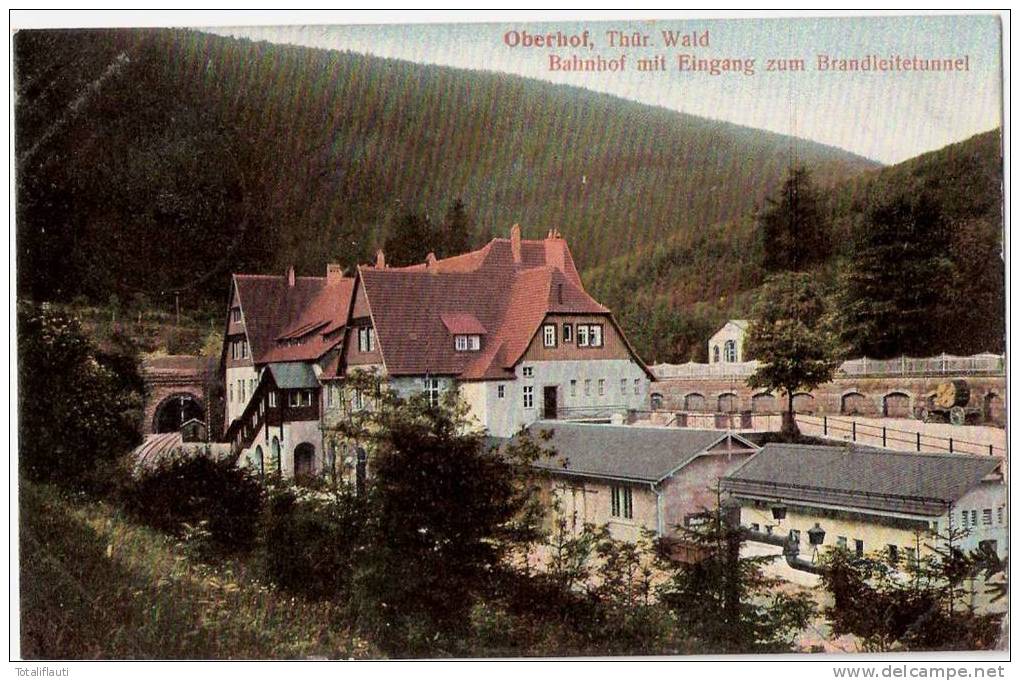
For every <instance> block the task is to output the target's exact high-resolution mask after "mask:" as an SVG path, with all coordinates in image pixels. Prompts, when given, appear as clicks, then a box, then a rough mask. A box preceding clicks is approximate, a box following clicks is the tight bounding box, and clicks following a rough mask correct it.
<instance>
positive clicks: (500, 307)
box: [358, 239, 609, 379]
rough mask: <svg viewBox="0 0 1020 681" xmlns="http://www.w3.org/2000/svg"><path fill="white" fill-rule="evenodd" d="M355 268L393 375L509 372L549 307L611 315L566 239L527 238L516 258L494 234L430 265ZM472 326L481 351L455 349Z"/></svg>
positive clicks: (496, 374) (488, 375)
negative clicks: (584, 280) (457, 338)
mask: <svg viewBox="0 0 1020 681" xmlns="http://www.w3.org/2000/svg"><path fill="white" fill-rule="evenodd" d="M358 272H359V274H360V277H361V279H360V280H361V282H362V285H363V286H364V287H365V293H366V295H367V297H368V300H369V305H370V306H371V309H372V318H373V323H374V325H375V328H376V334H377V336H376V337H377V339H378V342H379V348H380V350H381V352H382V355H383V361H384V362H385V364H386V369H387V371H388V372H389V373H390V374H391V375H407V374H414V375H417V374H426V373H432V374H443V375H457V376H459V377H461V378H464V379H482V378H507V377H511V376H512V375H513V374H512V372H511V371H510V370H511V369H512V367H513V366H514V365H515V364H516V363H517V361H518V360H519V359H520V357H521V355H522V354H523V353H524V351H525V350H527V348H528V344H529V343H530V341H531V338H532V337H533V336H534V335H535V333H536V331H537V330H538V327H539V325H540V324H541V323H542V320H543V319H544V318H545V316H546V315H547V314H549V313H557V312H561V313H576V314H609V310H608V309H606V308H605V307H603V306H602V305H600V304H599V303H597V302H596V301H595V300H594V299H592V297H591V296H589V295H588V294H587V293H586V292H585V291H584V289H583V288H582V286H581V279H580V276H579V275H578V273H577V270H576V268H575V267H574V263H573V258H572V257H571V256H570V250H569V249H568V248H567V245H566V242H565V241H563V240H562V239H546V240H542V241H534V240H526V241H522V242H521V261H520V262H519V263H515V262H514V260H513V255H512V249H511V245H510V240H509V239H493V240H492V241H491V242H489V244H487V245H486V246H485V247H484V248H482V249H480V250H478V251H474V252H473V253H468V254H465V255H461V256H457V257H454V258H447V259H445V260H439V261H436V262H435V263H433V264H431V265H429V266H428V267H426V266H425V265H414V266H411V267H403V268H383V269H376V268H374V267H362V268H360V269H359V270H358ZM469 320H473V321H470V322H469ZM474 324H477V327H474V326H473V325H474ZM468 325H470V326H471V327H472V328H478V327H480V328H481V331H477V333H481V334H482V349H481V351H477V352H458V351H457V350H456V349H455V348H454V343H453V334H454V333H476V331H459V330H455V329H460V328H468Z"/></svg>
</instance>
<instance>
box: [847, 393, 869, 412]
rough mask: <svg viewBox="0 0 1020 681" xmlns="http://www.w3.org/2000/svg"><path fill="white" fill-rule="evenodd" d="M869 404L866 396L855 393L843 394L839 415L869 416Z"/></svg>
mask: <svg viewBox="0 0 1020 681" xmlns="http://www.w3.org/2000/svg"><path fill="white" fill-rule="evenodd" d="M871 411H872V409H871V402H870V401H869V400H868V398H867V396H866V395H864V394H863V393H859V392H857V391H852V392H848V393H844V394H843V397H842V398H840V408H839V413H841V414H844V415H847V416H864V415H866V414H870V413H871Z"/></svg>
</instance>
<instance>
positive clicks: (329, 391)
mask: <svg viewBox="0 0 1020 681" xmlns="http://www.w3.org/2000/svg"><path fill="white" fill-rule="evenodd" d="M332 406H333V385H332V384H331V383H330V384H327V385H326V407H332Z"/></svg>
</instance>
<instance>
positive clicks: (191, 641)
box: [20, 482, 378, 659]
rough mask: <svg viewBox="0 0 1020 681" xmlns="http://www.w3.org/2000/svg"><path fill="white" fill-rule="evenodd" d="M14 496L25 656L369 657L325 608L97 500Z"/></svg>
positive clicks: (38, 492) (25, 492)
mask: <svg viewBox="0 0 1020 681" xmlns="http://www.w3.org/2000/svg"><path fill="white" fill-rule="evenodd" d="M20 497H21V498H20V512H21V534H20V547H21V555H20V565H21V576H20V580H21V584H20V586H21V655H22V656H23V657H25V658H28V659H33V658H42V659H93V658H120V659H149V658H157V659H179V658H191V659H196V658H197V659H203V658H209V659H218V658H233V659H245V658H305V657H310V656H326V657H330V658H350V657H378V652H376V651H373V650H371V649H370V648H369V647H368V646H367V645H366V644H365V642H364V641H362V640H360V639H358V638H356V637H353V636H350V635H349V634H348V633H347V629H346V628H345V627H344V626H343V624H342V621H341V618H340V616H339V613H338V612H337V611H336V608H335V606H331V605H329V604H326V603H308V602H305V601H303V600H302V599H299V598H292V597H284V596H282V595H281V594H280V593H278V592H276V591H275V590H273V589H271V588H268V587H266V586H264V585H261V584H259V583H257V582H256V581H254V580H252V579H251V578H249V577H248V576H247V575H246V574H245V572H244V569H243V567H240V566H237V565H234V566H232V567H231V566H228V567H224V568H221V569H218V570H217V569H212V568H208V567H205V566H201V565H197V564H194V563H192V562H191V561H189V559H188V558H187V557H186V556H185V555H184V554H182V552H181V550H180V548H179V547H178V546H176V545H175V544H174V543H173V542H172V541H171V540H170V539H168V538H167V537H165V536H164V535H162V534H159V533H157V532H155V531H153V530H151V529H148V528H145V527H140V526H138V525H136V524H134V523H132V522H130V521H128V520H127V519H125V518H124V517H123V516H122V515H121V514H120V513H118V512H117V511H115V510H114V509H112V508H111V507H110V506H108V505H106V504H102V503H91V502H82V501H80V500H78V501H70V500H67V499H65V498H62V497H61V496H60V493H58V492H57V491H55V490H54V489H53V488H50V487H45V486H39V485H35V484H31V483H26V482H22V484H21V487H20Z"/></svg>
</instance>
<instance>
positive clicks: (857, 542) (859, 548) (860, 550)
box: [854, 539, 864, 558]
mask: <svg viewBox="0 0 1020 681" xmlns="http://www.w3.org/2000/svg"><path fill="white" fill-rule="evenodd" d="M854 553H855V554H856V555H857V557H858V558H864V540H863V539H854Z"/></svg>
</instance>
